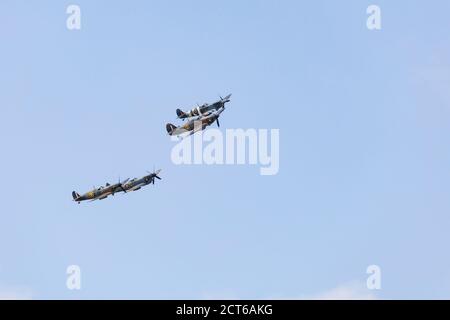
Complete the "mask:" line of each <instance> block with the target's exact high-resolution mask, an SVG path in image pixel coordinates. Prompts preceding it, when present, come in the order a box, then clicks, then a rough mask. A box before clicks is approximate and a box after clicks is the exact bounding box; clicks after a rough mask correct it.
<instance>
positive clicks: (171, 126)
mask: <svg viewBox="0 0 450 320" xmlns="http://www.w3.org/2000/svg"><path fill="white" fill-rule="evenodd" d="M176 128H177V127H176V126H175V125H173V124H171V123H168V124H166V130H167V133H168V134H170V135H172V133H173V131H174V130H175V129H176Z"/></svg>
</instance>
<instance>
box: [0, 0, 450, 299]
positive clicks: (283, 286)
mask: <svg viewBox="0 0 450 320" xmlns="http://www.w3.org/2000/svg"><path fill="white" fill-rule="evenodd" d="M72 3H75V4H78V5H79V6H80V7H81V30H79V31H69V30H68V29H67V28H66V19H67V17H68V15H67V14H66V8H67V6H68V5H69V4H72ZM370 4H377V5H379V6H380V8H381V17H382V29H381V30H378V31H370V30H368V29H367V28H366V18H367V14H366V8H367V6H368V5H370ZM449 12H450V2H449V1H445V0H441V1H438V0H436V1H431V2H429V1H414V2H411V1H381V0H379V1H374V2H372V1H361V0H354V1H256V0H253V1H228V0H227V1H225V0H223V1H206V0H205V1H122V2H121V3H119V2H118V1H81V0H80V1H74V2H69V1H54V0H48V1H17V0H14V1H12V0H11V1H6V0H3V1H1V2H0V41H1V47H0V48H1V49H0V108H1V109H0V110H1V117H0V119H1V126H0V139H1V157H0V165H1V168H2V169H1V180H2V183H1V184H0V194H1V196H0V197H1V207H0V208H1V209H0V297H18V298H22V297H25V298H28V297H31V298H36V299H48V298H61V299H73V298H82V299H91V298H125V299H130V298H137V299H145V298H150V299H159V298H163V299H172V298H189V299H197V298H243V299H244V298H256V299H258V298H261V299H264V298H288V299H289V298H310V297H323V296H331V297H333V296H335V295H339V294H341V295H344V296H346V297H347V296H353V297H371V298H384V299H392V298H447V299H448V298H450V254H449V250H448V244H449V243H450V232H449V227H450V216H449V215H450V197H449V192H450V183H449V181H450V170H449V166H450V148H449V137H450V124H449V116H450V107H449V105H450V90H449V89H448V88H449V87H450V58H449V57H450V39H449V37H450V33H449V30H450V28H449V27H450V21H449V19H448V15H449ZM227 93H233V96H232V101H231V102H230V104H229V105H227V110H226V111H225V112H224V113H223V114H222V117H221V128H222V130H225V129H226V128H244V129H246V128H257V129H258V128H267V129H271V128H279V129H280V171H279V174H278V175H275V176H261V175H259V168H258V167H257V166H254V165H241V166H198V165H197V166H194V165H192V166H176V165H174V164H173V163H172V162H171V159H170V151H171V148H172V146H173V142H171V141H170V140H169V138H168V136H167V134H166V131H165V124H166V122H175V123H176V119H175V117H176V115H175V109H176V108H178V107H184V108H185V107H187V106H192V105H195V103H197V102H198V103H203V102H213V101H215V100H217V98H218V94H221V95H225V94H227ZM153 166H156V167H157V168H162V170H163V171H162V172H161V177H162V178H163V180H162V181H157V182H156V185H155V186H149V187H147V188H144V189H142V190H140V191H138V192H135V193H133V194H127V195H117V196H115V197H114V198H108V199H106V200H104V201H96V202H92V203H82V204H80V205H78V204H76V203H74V202H73V201H72V198H71V192H72V190H77V191H78V192H80V193H81V192H85V191H88V190H89V189H90V188H92V186H93V185H96V186H99V185H101V184H104V183H106V182H115V181H117V179H118V177H119V176H120V177H122V178H125V177H139V176H142V175H144V174H145V171H146V170H152V168H153ZM74 264H75V265H79V266H80V268H81V272H82V289H81V290H80V291H70V290H68V289H67V288H66V278H67V275H66V268H67V266H69V265H74ZM372 264H375V265H378V266H380V268H381V272H382V289H381V290H376V291H370V292H369V291H368V290H367V289H365V283H366V279H367V276H368V275H367V274H366V268H367V266H369V265H372Z"/></svg>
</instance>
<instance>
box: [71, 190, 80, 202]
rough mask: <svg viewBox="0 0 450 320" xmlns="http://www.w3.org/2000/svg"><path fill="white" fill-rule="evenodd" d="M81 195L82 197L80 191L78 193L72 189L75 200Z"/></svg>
mask: <svg viewBox="0 0 450 320" xmlns="http://www.w3.org/2000/svg"><path fill="white" fill-rule="evenodd" d="M79 197H80V195H79V194H78V193H76V192H75V191H72V198H73V200H77V199H78V198H79Z"/></svg>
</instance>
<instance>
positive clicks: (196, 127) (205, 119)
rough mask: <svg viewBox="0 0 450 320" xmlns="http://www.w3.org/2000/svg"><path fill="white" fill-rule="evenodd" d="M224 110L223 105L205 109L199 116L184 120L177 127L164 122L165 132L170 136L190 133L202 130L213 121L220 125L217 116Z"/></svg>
mask: <svg viewBox="0 0 450 320" xmlns="http://www.w3.org/2000/svg"><path fill="white" fill-rule="evenodd" d="M223 110H225V107H221V108H219V109H218V110H214V111H211V110H210V111H207V112H206V113H204V114H202V115H201V116H198V117H196V118H195V119H191V120H189V121H188V122H186V123H185V124H184V125H181V126H179V127H177V126H175V125H173V124H171V123H168V124H166V130H167V133H168V134H169V135H171V136H180V135H184V134H187V133H189V134H187V135H191V134H194V133H196V132H197V131H201V130H204V129H205V128H206V127H207V126H210V125H211V124H213V123H214V122H216V123H217V126H218V127H220V123H219V117H220V114H221V113H222V112H223Z"/></svg>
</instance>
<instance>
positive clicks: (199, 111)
mask: <svg viewBox="0 0 450 320" xmlns="http://www.w3.org/2000/svg"><path fill="white" fill-rule="evenodd" d="M230 98H231V94H229V95H227V96H226V97H225V98H222V97H220V100H219V101H217V102H214V103H213V104H210V105H209V104H207V103H205V104H203V105H201V106H197V107H195V108H193V109H192V110H191V111H189V112H183V111H181V110H180V109H177V111H176V112H177V116H178V118H179V119H183V120H184V119H187V118H192V117H196V116H201V115H203V114H205V113H207V112H209V111H214V110H215V111H217V110H219V109H220V108H225V103H227V102H230Z"/></svg>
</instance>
